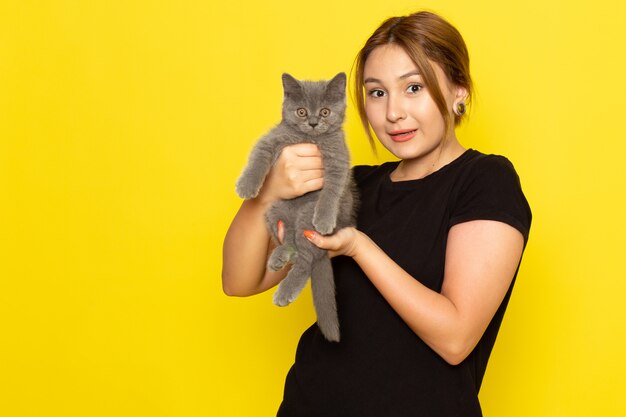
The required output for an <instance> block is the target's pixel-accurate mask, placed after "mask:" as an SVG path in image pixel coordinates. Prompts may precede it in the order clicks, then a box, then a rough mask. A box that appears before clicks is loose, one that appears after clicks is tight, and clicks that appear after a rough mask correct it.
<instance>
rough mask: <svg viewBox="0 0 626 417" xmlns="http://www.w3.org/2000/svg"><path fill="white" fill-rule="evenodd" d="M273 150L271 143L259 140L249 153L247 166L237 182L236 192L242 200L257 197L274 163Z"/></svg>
mask: <svg viewBox="0 0 626 417" xmlns="http://www.w3.org/2000/svg"><path fill="white" fill-rule="evenodd" d="M274 155H275V150H274V147H273V146H272V144H271V143H269V142H268V141H265V140H261V141H260V142H258V143H257V144H256V146H255V147H254V148H253V149H252V152H251V153H250V158H249V160H248V165H246V167H245V168H244V170H243V173H242V174H241V176H240V177H239V179H238V180H237V185H236V191H237V195H239V197H241V198H244V199H246V200H247V199H250V198H254V197H256V196H257V195H259V191H261V187H262V186H263V182H264V181H265V177H266V176H267V173H268V172H269V170H270V168H271V167H272V164H273V163H274V159H275V157H274Z"/></svg>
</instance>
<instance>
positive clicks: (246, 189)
mask: <svg viewBox="0 0 626 417" xmlns="http://www.w3.org/2000/svg"><path fill="white" fill-rule="evenodd" d="M260 188H261V187H259V186H258V185H257V184H253V183H252V182H251V181H246V179H245V177H244V176H242V177H241V178H239V180H238V181H237V185H236V186H235V190H236V191H237V195H238V196H239V197H241V198H243V199H246V200H249V199H251V198H254V197H256V196H257V195H258V194H259V190H260Z"/></svg>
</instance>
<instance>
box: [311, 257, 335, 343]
mask: <svg viewBox="0 0 626 417" xmlns="http://www.w3.org/2000/svg"><path fill="white" fill-rule="evenodd" d="M312 267H313V268H312V270H311V291H312V292H313V304H314V305H315V311H316V313H317V325H318V326H319V328H320V330H321V331H322V334H323V335H324V337H326V339H327V340H329V341H331V342H339V317H338V316H337V300H336V298H335V279H334V277H333V268H332V266H331V264H330V259H329V258H328V256H322V257H321V258H319V259H317V260H315V261H314V262H313V265H312Z"/></svg>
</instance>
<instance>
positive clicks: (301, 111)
mask: <svg viewBox="0 0 626 417" xmlns="http://www.w3.org/2000/svg"><path fill="white" fill-rule="evenodd" d="M296 114H297V115H298V116H300V117H306V115H307V112H306V109H304V108H302V107H300V108H299V109H298V110H296Z"/></svg>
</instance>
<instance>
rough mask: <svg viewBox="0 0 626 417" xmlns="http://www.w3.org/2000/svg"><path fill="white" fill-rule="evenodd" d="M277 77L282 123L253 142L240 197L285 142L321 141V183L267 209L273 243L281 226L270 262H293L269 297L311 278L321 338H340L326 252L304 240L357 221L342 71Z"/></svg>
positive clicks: (291, 292) (284, 297)
mask: <svg viewBox="0 0 626 417" xmlns="http://www.w3.org/2000/svg"><path fill="white" fill-rule="evenodd" d="M282 78H283V88H284V100H283V112H282V115H283V118H282V121H281V122H280V124H278V125H277V126H276V127H275V128H273V129H272V130H270V132H269V133H267V134H266V135H265V136H263V137H262V138H261V139H260V140H259V142H257V144H256V145H255V147H254V149H253V150H252V152H251V154H250V157H249V160H248V165H247V166H246V167H245V169H244V171H243V173H242V174H241V177H239V180H238V181H237V194H239V196H240V197H241V198H245V199H249V198H254V197H256V196H257V195H258V193H259V191H260V189H261V187H262V186H263V182H264V180H265V176H266V175H267V173H268V172H269V170H270V168H271V167H272V165H273V164H274V162H275V161H276V159H277V158H278V156H279V155H280V152H281V150H282V149H283V148H284V147H285V146H287V145H291V144H296V143H305V142H306V143H315V144H317V145H318V147H319V149H320V152H321V154H322V161H323V164H324V187H323V188H322V189H321V190H319V191H314V192H311V193H307V194H305V195H303V196H301V197H298V198H294V199H291V200H282V201H278V202H276V203H275V204H274V205H273V206H272V207H271V208H270V209H269V210H268V212H267V213H266V222H267V226H268V228H269V230H270V231H271V234H272V237H273V238H274V240H275V241H276V242H277V243H278V238H277V223H278V220H282V221H283V223H284V226H285V234H284V239H283V244H282V245H280V246H278V247H277V248H276V249H275V250H274V251H273V252H272V254H271V255H270V258H269V260H268V263H267V267H268V268H269V269H271V270H274V271H278V270H280V269H282V268H283V267H284V266H285V265H286V264H287V263H292V264H293V266H292V268H291V270H290V271H289V273H288V274H287V277H286V278H285V279H284V280H283V281H282V282H281V283H280V285H279V286H278V290H277V291H276V293H275V294H274V304H276V305H279V306H286V305H288V304H289V303H291V302H292V301H293V300H295V299H296V297H297V296H298V295H299V294H300V292H301V291H302V289H303V288H304V286H305V285H306V282H307V280H308V278H309V277H311V288H312V291H313V303H314V305H315V310H316V313H317V323H318V325H319V327H320V330H321V331H322V333H323V334H324V336H325V337H326V339H328V340H331V341H336V342H338V341H339V320H338V317H337V304H336V300H335V283H334V278H333V271H332V267H331V264H330V259H329V258H328V256H327V254H326V251H325V250H323V249H319V248H318V247H316V246H315V245H313V244H312V243H311V242H309V241H308V240H307V239H306V238H305V237H304V235H303V231H304V230H305V229H310V230H311V229H314V230H316V231H317V232H319V233H321V234H323V235H327V234H330V233H333V232H334V231H335V230H337V229H339V228H342V227H346V226H353V225H355V217H354V212H355V205H356V194H355V187H354V185H353V182H352V177H351V171H350V155H349V152H348V148H347V146H346V143H345V139H344V133H343V130H342V128H341V127H342V124H343V120H344V115H345V109H346V95H345V89H346V75H345V74H344V73H339V74H337V75H336V76H335V77H334V78H333V79H332V80H330V81H298V80H296V79H295V78H293V77H292V76H291V75H289V74H283V77H282ZM298 109H305V110H306V115H305V116H302V115H298ZM324 109H326V110H329V111H330V112H328V113H326V110H324ZM300 111H301V110H300Z"/></svg>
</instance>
